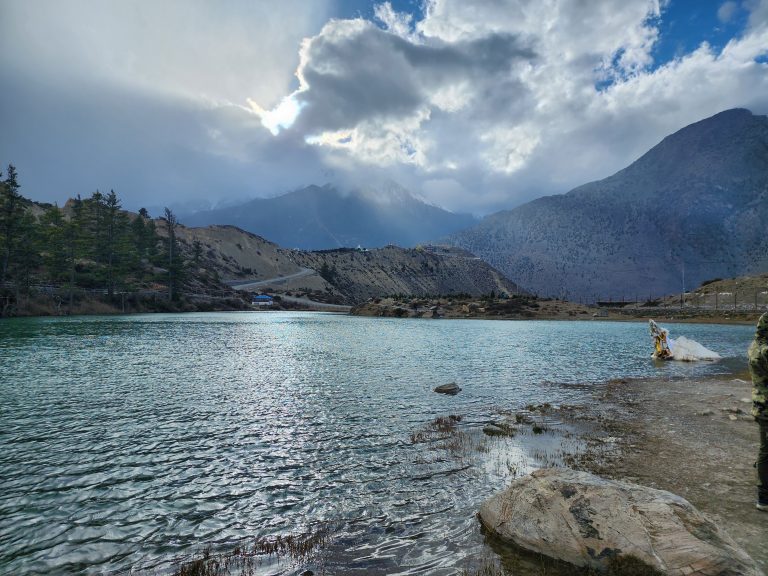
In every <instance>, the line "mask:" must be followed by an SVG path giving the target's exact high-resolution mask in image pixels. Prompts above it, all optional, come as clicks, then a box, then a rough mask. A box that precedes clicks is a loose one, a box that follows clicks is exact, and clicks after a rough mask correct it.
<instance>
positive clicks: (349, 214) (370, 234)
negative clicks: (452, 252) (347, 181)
mask: <svg viewBox="0 0 768 576" xmlns="http://www.w3.org/2000/svg"><path fill="white" fill-rule="evenodd" d="M183 222H184V224H186V225H188V226H208V225H213V224H229V225H234V226H237V227H239V228H242V229H243V230H246V231H248V232H252V233H254V234H258V235H259V236H262V237H264V238H266V239H268V240H270V241H271V242H275V243H277V244H279V245H280V246H283V247H285V248H300V249H304V250H316V249H328V248H341V247H356V246H363V247H380V246H386V245H388V244H395V245H398V246H403V247H410V246H415V245H417V244H420V243H423V242H427V241H429V240H433V239H435V238H440V237H442V236H446V235H449V234H452V233H454V232H457V231H459V230H461V229H464V228H467V227H469V226H471V225H473V224H475V223H476V222H477V221H476V220H475V219H474V218H473V217H472V216H470V215H467V214H454V213H452V212H448V211H447V210H443V209H442V208H438V207H436V206H432V205H430V204H426V203H424V202H422V201H421V200H419V199H417V198H415V197H414V196H412V195H411V194H410V193H409V192H408V191H407V190H406V189H405V188H403V187H401V186H399V185H397V184H395V183H394V182H388V183H385V184H383V185H378V186H375V187H366V188H360V189H356V190H352V191H349V192H347V191H341V190H339V189H338V188H336V187H334V186H331V185H325V186H308V187H306V188H302V189H300V190H296V191H294V192H289V193H288V194H284V195H282V196H277V197H275V198H266V199H264V198H259V199H255V200H251V201H249V202H246V203H245V204H240V205H236V206H229V207H226V208H219V209H214V210H208V211H203V212H197V213H194V214H191V215H189V216H185V217H184V218H183Z"/></svg>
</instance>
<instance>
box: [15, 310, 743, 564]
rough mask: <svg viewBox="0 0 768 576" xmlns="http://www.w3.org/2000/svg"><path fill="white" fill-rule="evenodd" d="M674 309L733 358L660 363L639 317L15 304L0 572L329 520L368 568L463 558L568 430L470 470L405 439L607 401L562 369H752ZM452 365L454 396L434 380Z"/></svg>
mask: <svg viewBox="0 0 768 576" xmlns="http://www.w3.org/2000/svg"><path fill="white" fill-rule="evenodd" d="M662 324H663V323H662ZM664 325H665V327H667V328H669V329H670V331H671V334H672V337H673V338H676V337H678V336H683V335H684V336H686V337H689V338H692V339H694V340H697V341H699V342H700V343H701V344H703V345H704V346H706V347H707V348H710V349H712V350H715V351H717V352H719V353H720V354H721V355H722V356H724V357H725V358H724V360H723V361H721V362H717V363H706V364H705V363H699V364H690V363H689V364H685V363H677V362H664V363H653V362H652V361H651V360H650V353H651V340H650V337H649V334H648V327H647V323H645V322H627V323H614V322H543V321H538V322H528V321H510V322H504V321H454V320H440V321H430V320H397V319H373V318H352V317H345V316H335V315H328V314H307V313H303V314H297V313H221V314H187V315H160V314H158V315H146V316H125V317H87V318H86V317H82V318H47V319H9V320H4V321H3V322H2V323H0V365H2V367H3V370H2V372H0V401H1V404H0V405H2V408H3V409H2V412H0V483H1V484H2V485H3V487H4V490H3V492H2V494H0V567H2V570H0V571H10V572H14V571H16V572H28V571H35V570H37V571H40V572H51V571H54V572H55V571H60V572H61V571H64V572H66V571H75V572H76V571H80V570H83V571H85V572H87V573H101V572H104V571H109V570H123V569H126V568H127V567H129V566H136V565H138V566H143V567H145V568H150V567H159V568H160V569H161V570H162V569H163V567H167V566H168V564H167V562H168V561H169V560H170V559H171V558H173V557H174V556H177V555H185V554H189V553H191V552H194V551H197V550H199V549H200V547H201V546H202V545H203V544H205V543H208V542H210V543H213V544H214V547H221V548H227V547H231V546H232V545H234V543H236V542H238V541H240V540H241V539H243V538H247V537H253V536H264V535H271V534H288V533H291V532H294V533H295V532H300V531H302V530H303V529H306V528H307V527H308V526H310V525H311V524H312V523H314V522H317V521H321V520H329V521H334V522H339V523H340V525H341V526H342V528H341V533H340V536H339V542H340V543H339V544H338V545H339V546H340V547H341V549H343V551H344V552H343V553H344V555H345V562H346V564H347V565H349V566H352V567H355V569H357V570H358V573H359V572H361V571H365V572H368V573H374V574H375V573H380V574H385V573H393V572H397V571H398V570H406V568H403V567H404V566H408V567H410V568H408V569H412V570H414V571H420V572H421V573H431V574H448V573H453V572H455V569H456V566H458V565H460V562H461V560H462V558H463V557H465V556H466V555H468V554H471V553H477V552H478V551H479V550H481V549H482V538H481V536H480V534H479V530H478V527H477V523H476V521H475V519H474V513H475V512H476V510H477V508H478V506H479V503H480V502H481V501H482V500H483V499H484V498H486V497H487V496H489V495H490V494H492V493H493V492H494V491H496V490H499V489H500V488H502V487H503V486H504V484H505V483H506V482H507V481H508V480H509V479H510V477H511V476H510V474H511V472H510V471H511V470H513V469H514V470H516V471H517V472H518V473H522V472H527V471H529V470H530V469H531V467H532V466H534V465H535V462H534V461H533V459H532V458H531V450H534V451H536V450H539V451H542V452H545V453H546V452H553V451H556V449H557V447H556V446H554V445H552V443H556V442H559V440H557V439H555V438H554V437H552V436H548V435H546V434H545V435H542V436H537V437H536V438H533V437H529V438H528V439H525V438H518V439H517V440H514V441H505V440H497V439H494V440H492V441H488V444H487V445H486V446H485V450H486V451H485V452H484V456H483V458H484V460H482V461H478V462H476V464H479V465H475V466H472V467H469V468H466V466H465V464H466V462H464V461H458V460H457V459H456V458H454V457H453V456H451V455H450V454H448V453H447V452H446V451H444V450H443V451H440V450H435V449H434V447H431V446H429V445H418V444H417V445H413V444H411V442H410V434H411V433H412V432H414V431H416V430H418V429H420V428H422V427H423V426H424V425H425V424H426V423H428V422H429V421H430V420H432V419H433V418H435V417H436V416H440V415H446V414H460V415H462V416H463V417H464V419H463V420H462V423H461V425H460V429H461V430H462V431H463V432H464V433H466V434H467V438H468V439H469V440H468V441H470V443H473V442H474V443H477V442H479V441H481V440H482V439H483V437H482V433H481V432H480V431H481V429H482V425H483V423H484V422H485V421H487V419H488V418H489V415H492V414H494V412H495V411H496V410H497V409H498V408H505V409H509V410H515V409H519V408H520V407H522V406H525V405H526V404H528V403H541V402H552V403H559V402H568V403H578V402H580V401H591V397H590V396H589V394H588V390H589V386H587V387H586V388H585V387H584V386H559V385H558V384H578V383H587V384H588V383H589V382H596V381H602V380H605V379H609V378H618V377H640V376H661V377H664V378H671V377H677V376H700V375H707V374H716V373H727V372H729V371H734V370H743V369H744V368H745V367H746V361H745V358H744V356H745V352H746V347H747V345H748V344H749V341H750V339H751V337H752V334H753V328H752V327H750V326H713V325H695V324H680V325H674V324H664ZM451 381H455V382H458V383H459V385H460V386H462V388H463V390H462V392H461V393H460V394H459V395H458V396H454V397H449V396H442V395H437V394H434V393H433V392H432V388H434V386H436V385H438V384H444V383H446V382H451ZM670 385H674V382H672V383H671V384H670ZM523 442H525V443H526V444H525V445H523ZM475 456H476V455H475ZM447 539H448V540H447ZM273 568H274V567H273ZM336 568H338V570H336V572H335V573H339V571H341V568H340V567H338V566H337V567H336ZM280 570H285V572H284V573H286V574H287V573H290V570H289V568H288V567H285V566H284V567H282V568H280ZM351 573H354V572H351Z"/></svg>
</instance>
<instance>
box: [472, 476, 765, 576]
mask: <svg viewBox="0 0 768 576" xmlns="http://www.w3.org/2000/svg"><path fill="white" fill-rule="evenodd" d="M480 518H481V520H482V522H483V524H484V525H485V526H486V527H487V528H489V529H490V530H491V531H493V532H495V533H496V534H497V535H499V536H500V537H501V538H503V539H505V540H508V541H511V542H513V543H514V544H516V545H518V546H520V547H522V548H524V549H526V550H529V551H532V552H537V553H541V554H544V555H546V556H549V557H551V558H556V559H559V560H563V561H565V562H568V563H571V564H574V565H576V566H588V565H589V566H593V567H595V568H597V569H604V568H605V565H606V563H607V561H608V559H610V558H611V557H613V556H623V555H633V556H635V557H637V558H639V559H640V560H642V561H644V562H645V563H647V564H648V565H650V566H653V567H654V568H656V569H658V570H661V571H662V572H664V573H667V574H670V575H673V576H688V575H701V576H706V575H715V574H717V575H721V576H728V575H733V576H736V575H744V576H759V575H760V574H762V572H761V571H760V570H759V568H758V567H757V565H756V564H755V562H754V561H753V560H752V559H751V558H750V557H749V556H748V555H747V554H746V552H744V551H743V550H741V549H740V548H739V547H738V546H737V545H736V544H735V543H734V542H733V541H732V540H731V538H730V537H729V536H728V535H727V534H726V533H725V532H723V531H721V530H720V529H719V528H718V527H717V525H715V524H714V523H712V522H711V521H710V520H708V519H707V518H705V517H704V516H703V515H702V514H701V513H700V512H699V511H698V510H696V508H694V507H693V506H692V505H691V504H690V503H689V502H688V501H687V500H685V499H684V498H681V497H679V496H676V495H674V494H672V493H670V492H666V491H663V490H656V489H653V488H647V487H644V486H639V485H637V484H631V483H628V482H619V481H614V480H606V479H603V478H600V477H598V476H594V475H592V474H589V473H587V472H576V471H573V470H567V469H544V470H538V471H536V472H534V473H533V474H531V475H529V476H525V477H523V478H520V479H518V480H516V481H515V482H513V483H512V485H511V486H510V487H509V488H508V489H506V490H505V491H503V492H501V493H499V494H497V495H495V496H493V497H492V498H490V499H489V500H487V501H486V502H485V503H483V505H482V507H481V509H480Z"/></svg>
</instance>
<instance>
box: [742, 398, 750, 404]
mask: <svg viewBox="0 0 768 576" xmlns="http://www.w3.org/2000/svg"><path fill="white" fill-rule="evenodd" d="M741 401H742V402H744V404H752V399H751V398H742V399H741Z"/></svg>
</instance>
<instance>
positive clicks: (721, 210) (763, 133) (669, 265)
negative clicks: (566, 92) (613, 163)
mask: <svg viewBox="0 0 768 576" xmlns="http://www.w3.org/2000/svg"><path fill="white" fill-rule="evenodd" d="M767 230H768V118H767V117H766V116H757V115H753V114H752V113H751V112H750V111H748V110H744V109H734V110H728V111H725V112H722V113H720V114H717V115H715V116H713V117H711V118H707V119H705V120H702V121H700V122H697V123H695V124H692V125H690V126H687V127H685V128H683V129H682V130H679V131H678V132H676V133H674V134H672V135H670V136H668V137H666V138H665V139H664V140H662V142H661V143H659V144H658V145H657V146H655V147H653V148H652V149H651V150H650V151H648V152H647V153H646V154H645V155H643V156H642V157H641V158H640V159H638V160H637V161H636V162H634V163H632V164H631V165H630V166H628V167H627V168H625V169H623V170H621V171H619V172H617V173H616V174H614V175H613V176H610V177H608V178H605V179H604V180H600V181H597V182H591V183H589V184H585V185H583V186H579V187H578V188H575V189H573V190H571V191H570V192H568V193H567V194H564V195H558V196H548V197H543V198H539V199H537V200H534V201H532V202H529V203H527V204H524V205H522V206H519V207H517V208H515V209H513V210H508V211H503V212H498V213H496V214H493V215H491V216H488V217H487V218H485V219H484V220H483V221H482V222H481V223H480V224H478V225H477V226H474V227H473V228H470V229H468V230H465V231H462V232H459V233H457V234H455V235H453V236H452V237H451V238H450V242H451V243H452V244H454V245H456V246H460V247H462V248H465V249H467V250H469V251H471V252H473V253H475V254H477V255H478V256H480V257H482V258H483V259H484V260H486V261H487V262H489V263H490V264H491V265H493V266H495V267H496V268H498V269H499V270H501V271H502V272H503V273H505V274H506V275H507V276H508V277H509V278H511V279H512V280H514V281H515V282H517V283H518V284H519V285H521V286H522V287H523V288H525V289H527V290H531V291H534V292H536V293H539V294H547V295H556V296H566V297H569V298H571V299H578V298H585V299H590V300H595V299H598V298H603V299H605V298H614V299H620V298H627V299H634V298H636V297H637V298H642V299H644V298H648V297H649V296H651V295H655V296H658V295H660V294H667V293H675V292H680V291H681V290H682V289H683V287H684V286H685V288H686V289H690V288H693V287H695V286H697V285H698V284H699V283H700V282H702V281H704V280H707V279H712V278H715V277H730V276H736V275H741V274H751V273H757V272H762V271H766V270H768V234H766V231H767Z"/></svg>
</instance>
